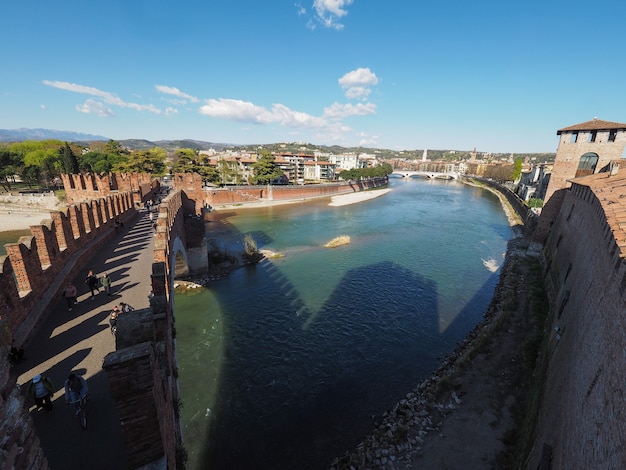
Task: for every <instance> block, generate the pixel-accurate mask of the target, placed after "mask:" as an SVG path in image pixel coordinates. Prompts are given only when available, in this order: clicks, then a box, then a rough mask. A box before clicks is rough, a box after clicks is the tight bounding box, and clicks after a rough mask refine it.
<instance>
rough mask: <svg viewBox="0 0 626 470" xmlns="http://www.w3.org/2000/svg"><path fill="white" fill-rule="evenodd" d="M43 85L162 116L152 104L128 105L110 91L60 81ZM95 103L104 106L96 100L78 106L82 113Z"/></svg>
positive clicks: (48, 81) (47, 82) (45, 82)
mask: <svg viewBox="0 0 626 470" xmlns="http://www.w3.org/2000/svg"><path fill="white" fill-rule="evenodd" d="M43 84H44V85H47V86H50V87H53V88H58V89H60V90H66V91H72V92H74V93H81V94H84V95H91V96H95V97H97V98H100V99H101V100H102V101H103V102H104V103H106V104H109V105H113V106H118V107H120V108H130V109H135V110H137V111H149V112H151V113H154V114H161V110H160V109H159V108H157V107H156V106H153V105H151V104H148V105H146V104H138V103H127V102H125V101H124V100H122V99H121V98H119V97H118V96H116V95H115V94H113V93H109V92H108V91H103V90H99V89H97V88H93V87H89V86H85V85H79V84H77V83H69V82H59V81H50V80H44V81H43ZM87 103H90V105H89V106H87V108H85V105H86V104H87ZM93 103H100V104H102V103H101V102H97V101H95V100H87V101H86V102H85V104H83V105H82V106H77V109H79V108H80V112H86V111H84V110H83V109H92V108H93V107H94V105H93ZM103 108H106V107H105V106H103ZM107 109H108V108H107ZM108 111H109V112H111V114H112V111H111V110H110V109H108ZM95 114H98V113H95ZM98 115H99V116H101V114H98ZM105 115H106V113H105Z"/></svg>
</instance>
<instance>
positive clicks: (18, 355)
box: [9, 340, 24, 364]
mask: <svg viewBox="0 0 626 470" xmlns="http://www.w3.org/2000/svg"><path fill="white" fill-rule="evenodd" d="M23 359H24V348H18V347H17V346H15V340H12V341H11V350H10V352H9V361H11V362H12V363H13V364H19V363H20V362H22V360H23Z"/></svg>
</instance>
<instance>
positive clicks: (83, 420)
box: [68, 395, 87, 429]
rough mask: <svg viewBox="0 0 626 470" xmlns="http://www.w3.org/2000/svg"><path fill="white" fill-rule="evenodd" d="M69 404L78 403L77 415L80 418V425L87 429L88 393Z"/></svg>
mask: <svg viewBox="0 0 626 470" xmlns="http://www.w3.org/2000/svg"><path fill="white" fill-rule="evenodd" d="M68 404H69V405H76V404H78V408H77V409H76V412H75V413H76V417H77V418H78V419H79V422H80V427H81V428H83V429H87V395H84V396H82V397H80V398H79V399H78V400H74V401H70V402H69V403H68Z"/></svg>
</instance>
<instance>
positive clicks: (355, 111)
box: [324, 103, 376, 119]
mask: <svg viewBox="0 0 626 470" xmlns="http://www.w3.org/2000/svg"><path fill="white" fill-rule="evenodd" d="M374 113H376V105H375V104H373V103H357V104H352V103H346V104H340V103H333V104H332V105H331V106H330V107H328V108H324V117H327V118H329V119H343V118H345V117H349V116H365V115H367V114H374Z"/></svg>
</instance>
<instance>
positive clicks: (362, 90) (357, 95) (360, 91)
mask: <svg viewBox="0 0 626 470" xmlns="http://www.w3.org/2000/svg"><path fill="white" fill-rule="evenodd" d="M371 92H372V90H370V89H369V88H366V87H364V86H353V87H350V88H348V89H347V90H346V98H348V99H349V100H358V99H365V98H367V97H368V96H369V94H370V93H371Z"/></svg>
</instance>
